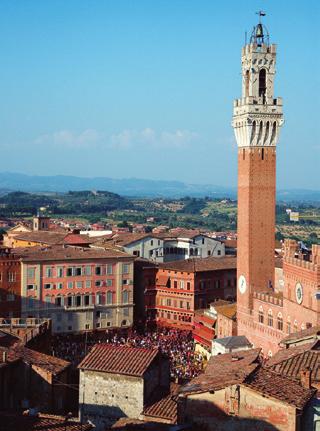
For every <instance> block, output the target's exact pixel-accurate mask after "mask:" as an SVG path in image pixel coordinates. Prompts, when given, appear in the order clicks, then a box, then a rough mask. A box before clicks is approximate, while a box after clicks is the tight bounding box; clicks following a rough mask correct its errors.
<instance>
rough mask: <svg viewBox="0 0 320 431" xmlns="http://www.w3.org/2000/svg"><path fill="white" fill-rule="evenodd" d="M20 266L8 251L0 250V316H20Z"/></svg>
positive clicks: (17, 260)
mask: <svg viewBox="0 0 320 431" xmlns="http://www.w3.org/2000/svg"><path fill="white" fill-rule="evenodd" d="M20 289H21V265H20V261H19V259H18V258H17V257H16V256H15V255H14V254H12V253H11V251H10V249H0V316H1V317H19V316H20V314H21V295H20Z"/></svg>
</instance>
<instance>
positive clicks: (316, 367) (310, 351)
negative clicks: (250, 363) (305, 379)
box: [266, 342, 320, 383]
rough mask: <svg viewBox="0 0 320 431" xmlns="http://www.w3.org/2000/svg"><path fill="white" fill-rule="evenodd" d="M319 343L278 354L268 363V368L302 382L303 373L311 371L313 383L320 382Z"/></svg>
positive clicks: (285, 350) (284, 350)
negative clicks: (307, 370)
mask: <svg viewBox="0 0 320 431" xmlns="http://www.w3.org/2000/svg"><path fill="white" fill-rule="evenodd" d="M318 344H319V342H316V344H314V343H310V344H303V345H301V346H297V347H291V348H290V349H283V350H280V351H279V352H277V353H276V354H275V355H274V356H273V357H272V358H270V360H269V361H268V362H267V363H266V367H268V368H270V369H271V370H273V371H275V372H277V373H278V374H282V375H284V376H286V377H290V378H292V379H295V380H297V381H299V380H300V375H301V371H305V370H306V369H310V370H311V381H312V382H314V383H319V382H320V350H319V345H318Z"/></svg>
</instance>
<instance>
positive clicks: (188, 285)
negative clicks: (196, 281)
mask: <svg viewBox="0 0 320 431" xmlns="http://www.w3.org/2000/svg"><path fill="white" fill-rule="evenodd" d="M187 290H190V281H187Z"/></svg>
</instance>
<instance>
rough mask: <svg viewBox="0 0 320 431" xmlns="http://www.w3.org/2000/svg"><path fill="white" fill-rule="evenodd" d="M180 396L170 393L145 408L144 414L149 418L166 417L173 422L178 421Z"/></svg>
mask: <svg viewBox="0 0 320 431" xmlns="http://www.w3.org/2000/svg"><path fill="white" fill-rule="evenodd" d="M177 401H178V396H177V395H172V394H169V395H167V396H166V397H163V398H161V399H160V400H157V401H155V402H154V403H152V404H151V405H149V406H148V407H146V408H145V409H144V410H143V413H142V414H143V415H144V416H147V417H148V419H149V418H150V419H152V418H157V419H166V420H170V421H171V423H176V422H177V419H178V404H177Z"/></svg>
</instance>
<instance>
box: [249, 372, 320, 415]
mask: <svg viewBox="0 0 320 431" xmlns="http://www.w3.org/2000/svg"><path fill="white" fill-rule="evenodd" d="M244 385H245V386H247V387H249V388H251V389H253V390H254V391H257V392H260V393H261V394H263V395H264V396H266V395H267V396H269V397H272V398H276V399H277V400H279V401H281V402H284V403H287V404H290V405H293V406H295V407H296V408H297V409H300V410H302V409H303V408H304V406H305V405H306V404H307V402H308V401H309V400H310V399H311V398H312V397H313V395H314V394H315V393H316V392H317V390H316V389H307V388H305V387H303V386H301V385H300V384H299V383H297V382H294V381H293V380H291V379H288V378H287V377H284V376H281V375H279V374H277V373H275V372H273V371H271V370H270V369H267V368H263V367H261V368H260V369H258V370H256V371H255V372H253V373H252V374H250V375H249V376H248V377H247V378H246V379H245V382H244Z"/></svg>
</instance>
